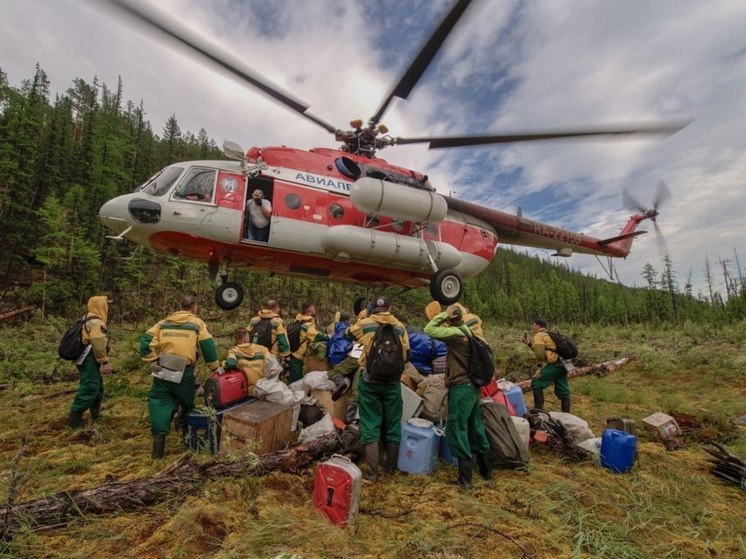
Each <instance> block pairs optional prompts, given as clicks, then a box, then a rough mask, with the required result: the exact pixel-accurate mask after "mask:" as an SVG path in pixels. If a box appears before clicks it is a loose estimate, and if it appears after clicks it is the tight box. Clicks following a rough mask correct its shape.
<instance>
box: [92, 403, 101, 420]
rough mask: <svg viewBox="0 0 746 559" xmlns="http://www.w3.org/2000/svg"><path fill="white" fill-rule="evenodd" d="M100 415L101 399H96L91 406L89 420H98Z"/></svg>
mask: <svg viewBox="0 0 746 559" xmlns="http://www.w3.org/2000/svg"><path fill="white" fill-rule="evenodd" d="M99 417H101V400H96V401H95V402H93V405H92V406H91V420H92V421H98V419H99Z"/></svg>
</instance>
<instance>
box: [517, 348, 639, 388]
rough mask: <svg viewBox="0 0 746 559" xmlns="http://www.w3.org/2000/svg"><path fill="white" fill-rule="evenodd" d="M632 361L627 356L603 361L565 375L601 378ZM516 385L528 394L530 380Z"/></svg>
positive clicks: (631, 358) (568, 376)
mask: <svg viewBox="0 0 746 559" xmlns="http://www.w3.org/2000/svg"><path fill="white" fill-rule="evenodd" d="M632 360H634V357H632V356H629V357H622V358H621V359H617V360H615V361H604V362H603V363H596V364H595V365H589V366H587V367H576V368H575V369H573V370H572V371H570V372H569V373H567V378H574V377H582V376H585V375H596V376H599V377H602V376H604V375H606V374H608V373H611V372H614V371H616V370H617V369H619V368H620V367H623V366H624V365H626V364H627V363H629V362H630V361H632ZM516 385H518V386H519V387H520V389H521V390H522V391H523V392H529V391H530V390H531V379H528V380H522V381H520V382H516Z"/></svg>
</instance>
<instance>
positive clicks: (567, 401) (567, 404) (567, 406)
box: [560, 396, 570, 413]
mask: <svg viewBox="0 0 746 559" xmlns="http://www.w3.org/2000/svg"><path fill="white" fill-rule="evenodd" d="M560 403H561V404H562V411H563V412H565V413H570V398H569V396H568V397H567V398H562V399H560Z"/></svg>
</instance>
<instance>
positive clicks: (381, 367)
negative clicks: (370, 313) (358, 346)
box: [365, 324, 404, 382]
mask: <svg viewBox="0 0 746 559" xmlns="http://www.w3.org/2000/svg"><path fill="white" fill-rule="evenodd" d="M365 370H366V372H367V373H368V378H370V380H372V381H373V382H399V381H400V379H401V375H402V373H403V372H404V352H403V348H402V344H401V338H400V337H399V334H397V333H396V330H394V326H393V325H392V324H379V326H378V330H376V335H375V337H374V338H373V343H372V344H371V346H370V352H369V353H368V358H367V360H366V362H365Z"/></svg>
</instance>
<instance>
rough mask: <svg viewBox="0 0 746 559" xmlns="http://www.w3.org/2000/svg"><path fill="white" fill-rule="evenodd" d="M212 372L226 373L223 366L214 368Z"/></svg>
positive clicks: (216, 373) (215, 373)
mask: <svg viewBox="0 0 746 559" xmlns="http://www.w3.org/2000/svg"><path fill="white" fill-rule="evenodd" d="M212 373H213V374H214V375H222V374H223V373H225V369H223V367H216V368H215V369H213V370H212Z"/></svg>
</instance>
